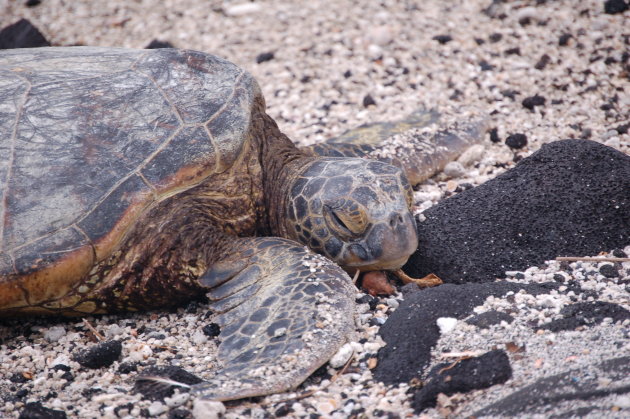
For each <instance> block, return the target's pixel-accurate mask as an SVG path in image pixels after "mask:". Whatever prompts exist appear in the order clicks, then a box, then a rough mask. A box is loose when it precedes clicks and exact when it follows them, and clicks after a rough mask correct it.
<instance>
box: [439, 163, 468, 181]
mask: <svg viewBox="0 0 630 419" xmlns="http://www.w3.org/2000/svg"><path fill="white" fill-rule="evenodd" d="M444 174H445V175H446V176H448V177H450V178H457V177H460V176H463V175H464V174H466V169H464V166H462V164H461V163H459V162H456V161H451V162H448V163H447V164H446V166H444Z"/></svg>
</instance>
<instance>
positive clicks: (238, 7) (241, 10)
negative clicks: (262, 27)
mask: <svg viewBox="0 0 630 419" xmlns="http://www.w3.org/2000/svg"><path fill="white" fill-rule="evenodd" d="M261 10H262V6H261V5H260V3H241V4H235V5H233V6H229V7H227V8H226V9H225V14H226V15H228V16H243V15H248V14H251V13H258V12H260V11H261Z"/></svg>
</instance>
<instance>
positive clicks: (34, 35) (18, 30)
mask: <svg viewBox="0 0 630 419" xmlns="http://www.w3.org/2000/svg"><path fill="white" fill-rule="evenodd" d="M48 46H50V43H49V42H48V41H47V40H46V38H44V35H42V34H41V32H40V31H39V30H38V29H37V28H36V27H35V26H33V24H32V23H31V22H29V21H28V20H26V19H20V20H18V21H17V22H15V23H14V24H12V25H9V26H6V27H5V28H3V29H2V30H0V49H11V48H36V47H48Z"/></svg>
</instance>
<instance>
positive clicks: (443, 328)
mask: <svg viewBox="0 0 630 419" xmlns="http://www.w3.org/2000/svg"><path fill="white" fill-rule="evenodd" d="M436 323H437V326H438V327H439V328H440V333H441V334H446V333H448V332H450V331H451V330H453V329H454V328H455V325H456V324H457V319H456V318H453V317H440V318H439V319H437V321H436Z"/></svg>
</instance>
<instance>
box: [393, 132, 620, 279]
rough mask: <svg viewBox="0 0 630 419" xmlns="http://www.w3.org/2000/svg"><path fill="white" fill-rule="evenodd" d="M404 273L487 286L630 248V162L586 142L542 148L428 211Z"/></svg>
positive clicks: (596, 144)
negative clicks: (512, 274) (511, 275)
mask: <svg viewBox="0 0 630 419" xmlns="http://www.w3.org/2000/svg"><path fill="white" fill-rule="evenodd" d="M424 216H425V217H426V220H425V221H423V222H421V223H419V225H418V237H420V242H419V246H418V250H417V251H416V252H415V253H414V254H413V255H412V257H411V258H410V259H409V262H408V263H407V265H405V267H404V268H403V269H404V270H405V272H407V273H408V274H409V275H411V276H415V277H423V276H425V275H427V274H429V273H434V274H436V275H437V276H439V277H440V278H441V279H442V280H443V281H444V282H449V283H466V282H487V281H493V280H494V279H495V278H497V277H503V276H504V273H505V271H511V270H522V269H525V268H527V267H529V266H536V265H540V264H541V263H543V262H544V261H545V260H550V259H553V258H555V257H557V256H585V255H596V254H597V253H599V252H601V251H609V250H611V249H614V248H617V247H623V246H625V245H627V244H628V243H630V156H627V155H625V154H623V153H621V152H619V151H617V150H615V149H613V148H610V147H607V146H605V145H602V144H599V143H596V142H593V141H588V140H562V141H556V142H553V143H549V144H546V145H543V146H542V148H541V149H540V150H539V151H537V152H536V153H534V154H532V155H531V156H530V157H527V158H525V159H523V160H522V161H521V162H519V164H517V165H516V167H514V168H513V169H512V170H509V171H507V172H505V173H503V174H502V175H500V176H498V177H496V178H495V179H492V180H490V181H488V182H486V183H485V184H483V185H481V186H479V187H476V188H473V189H469V190H467V191H464V192H462V193H459V194H458V195H455V196H453V197H451V198H448V199H446V200H444V201H442V202H440V203H439V204H437V205H436V206H434V207H432V208H430V209H428V210H427V211H425V212H424Z"/></svg>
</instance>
